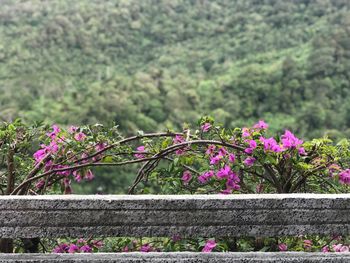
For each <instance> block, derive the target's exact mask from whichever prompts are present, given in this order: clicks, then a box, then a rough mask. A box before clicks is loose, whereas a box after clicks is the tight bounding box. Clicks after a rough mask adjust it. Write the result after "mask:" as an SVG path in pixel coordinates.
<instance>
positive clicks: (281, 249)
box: [278, 243, 288, 251]
mask: <svg viewBox="0 0 350 263" xmlns="http://www.w3.org/2000/svg"><path fill="white" fill-rule="evenodd" d="M278 249H279V250H280V251H287V250H288V246H287V245H286V244H284V243H280V244H278Z"/></svg>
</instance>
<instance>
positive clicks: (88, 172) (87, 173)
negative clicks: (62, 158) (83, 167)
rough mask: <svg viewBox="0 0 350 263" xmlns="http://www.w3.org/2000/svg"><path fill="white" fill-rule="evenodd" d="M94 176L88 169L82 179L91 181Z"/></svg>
mask: <svg viewBox="0 0 350 263" xmlns="http://www.w3.org/2000/svg"><path fill="white" fill-rule="evenodd" d="M94 178H95V176H94V174H93V173H92V171H91V170H88V171H87V172H86V174H85V176H84V179H85V180H87V181H91V180H93V179H94Z"/></svg>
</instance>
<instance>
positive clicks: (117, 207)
mask: <svg viewBox="0 0 350 263" xmlns="http://www.w3.org/2000/svg"><path fill="white" fill-rule="evenodd" d="M174 234H180V235H181V236H184V237H193V236H203V237H221V236H235V237H239V236H271V237H272V236H290V235H292V236H294V235H304V234H326V235H330V234H341V235H347V234H350V194H342V195H316V194H292V195H284V194H283V195H281V194H279V195H228V196H225V195H191V196H181V195H179V196H152V195H142V196H100V195H94V196H85V195H83V196H74V195H69V196H68V195H66V196H1V197H0V237H8V238H19V237H67V236H71V237H87V236H90V235H93V236H95V237H107V236H133V237H139V236H172V235H174Z"/></svg>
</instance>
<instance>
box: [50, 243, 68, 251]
mask: <svg viewBox="0 0 350 263" xmlns="http://www.w3.org/2000/svg"><path fill="white" fill-rule="evenodd" d="M68 249H69V246H68V245H67V244H64V243H63V244H60V245H58V246H57V247H55V248H54V249H53V251H52V252H53V253H65V252H67V250H68Z"/></svg>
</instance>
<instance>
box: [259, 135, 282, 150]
mask: <svg viewBox="0 0 350 263" xmlns="http://www.w3.org/2000/svg"><path fill="white" fill-rule="evenodd" d="M260 141H261V142H262V143H263V144H264V151H265V152H266V151H272V152H276V153H278V152H281V151H282V148H281V146H279V144H278V143H277V142H276V140H275V139H274V138H272V137H271V138H268V139H265V138H264V137H260Z"/></svg>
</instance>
